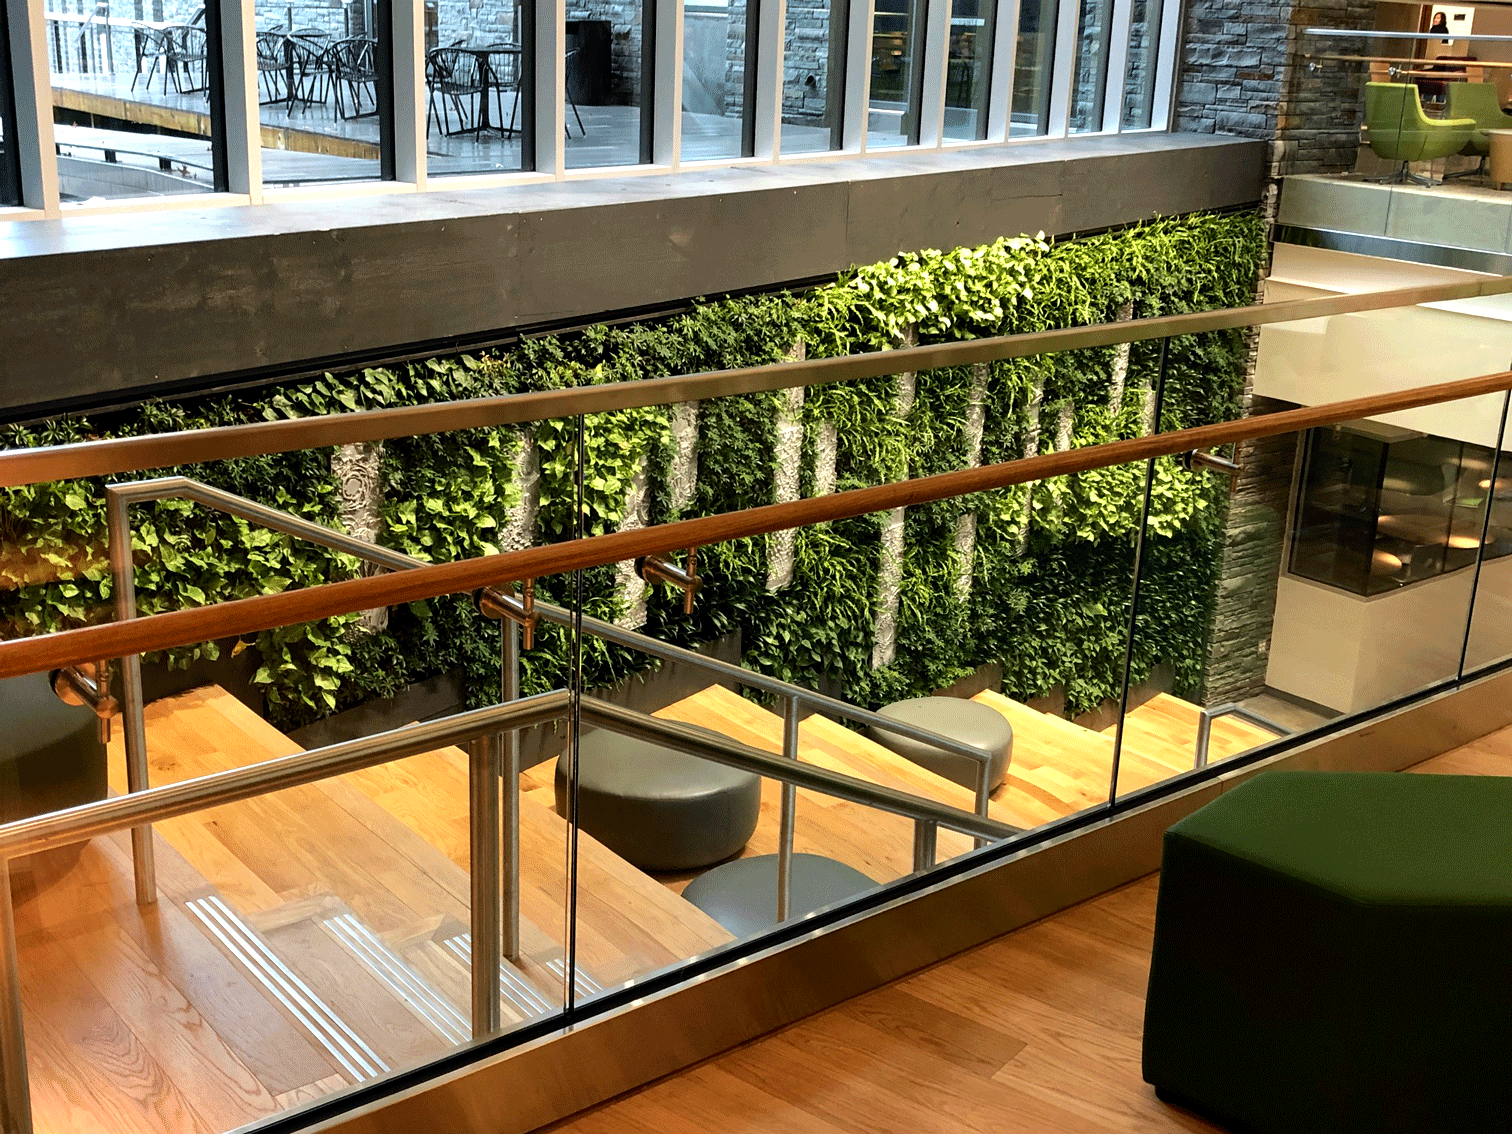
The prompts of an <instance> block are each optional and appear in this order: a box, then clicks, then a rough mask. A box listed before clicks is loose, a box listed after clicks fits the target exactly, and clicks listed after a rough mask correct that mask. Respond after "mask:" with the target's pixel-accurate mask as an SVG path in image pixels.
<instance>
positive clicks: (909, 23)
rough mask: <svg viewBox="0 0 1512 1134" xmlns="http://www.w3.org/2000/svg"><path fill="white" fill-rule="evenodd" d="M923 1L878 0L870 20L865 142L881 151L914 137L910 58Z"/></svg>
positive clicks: (918, 32) (916, 134) (915, 116)
mask: <svg viewBox="0 0 1512 1134" xmlns="http://www.w3.org/2000/svg"><path fill="white" fill-rule="evenodd" d="M922 10H923V3H922V0H877V9H876V17H875V20H874V22H873V24H872V70H871V99H870V103H869V105H868V107H867V116H866V117H867V121H866V145H867V148H868V149H873V150H880V149H886V148H887V147H889V146H907V145H912V144H913V143H915V142H917V141H918V137H919V101H918V93H917V91H916V87H917V86H918V84H917V82H916V81H915V78H914V73H913V72H914V57H915V55H916V48H917V47H918V45H919V41H920V40H921V39H922V38H923V37H922V30H923V20H922V19H921V18H920V17H921V15H922Z"/></svg>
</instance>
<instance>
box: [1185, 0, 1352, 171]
mask: <svg viewBox="0 0 1512 1134" xmlns="http://www.w3.org/2000/svg"><path fill="white" fill-rule="evenodd" d="M1376 6H1377V0H1316V2H1314V3H1311V4H1305V5H1304V4H1297V5H1292V4H1288V3H1277V2H1275V0H1267V2H1262V3H1251V2H1249V0H1193V3H1192V4H1191V6H1190V7H1189V8H1188V9H1187V20H1186V28H1185V43H1184V48H1183V52H1182V65H1181V77H1180V86H1179V93H1178V96H1177V104H1176V126H1177V129H1180V130H1190V131H1195V132H1198V133H1209V134H1211V133H1214V132H1217V133H1220V134H1237V135H1239V136H1241V137H1246V138H1264V139H1266V140H1267V141H1271V142H1273V143H1274V148H1273V151H1272V173H1273V175H1274V176H1276V177H1281V176H1284V175H1286V174H1288V173H1321V172H1337V171H1340V170H1345V169H1352V168H1353V167H1354V163H1355V156H1356V154H1357V152H1358V148H1359V125H1360V102H1361V98H1362V96H1363V87H1362V78H1363V76H1362V75H1361V74H1360V72H1359V70H1358V68H1353V67H1350V66H1347V65H1344V64H1337V65H1331V66H1326V67H1323V68H1320V69H1319V70H1318V71H1316V72H1314V71H1310V70H1309V69H1308V68H1307V67H1306V66H1299V67H1292V66H1290V63H1291V61H1292V59H1293V58H1294V57H1295V54H1296V52H1297V50H1298V48H1299V45H1300V43H1301V36H1300V32H1301V29H1302V28H1305V27H1317V26H1323V27H1337V28H1348V29H1366V28H1370V27H1372V26H1374V24H1375V12H1376Z"/></svg>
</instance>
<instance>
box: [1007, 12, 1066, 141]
mask: <svg viewBox="0 0 1512 1134" xmlns="http://www.w3.org/2000/svg"><path fill="white" fill-rule="evenodd" d="M1017 38H1018V42H1017V46H1016V49H1015V59H1014V63H1013V115H1012V118H1011V119H1010V121H1009V123H1008V134H1009V136H1010V137H1014V138H1018V137H1028V136H1032V135H1035V134H1043V133H1045V132H1046V131H1047V130H1048V129H1049V127H1050V69H1051V66H1052V64H1053V62H1054V60H1055V4H1054V3H1053V2H1049V0H1022V3H1020V4H1019V25H1018V37H1017Z"/></svg>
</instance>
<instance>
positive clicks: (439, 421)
mask: <svg viewBox="0 0 1512 1134" xmlns="http://www.w3.org/2000/svg"><path fill="white" fill-rule="evenodd" d="M1509 293H1512V276H1497V277H1491V278H1485V279H1476V280H1470V281H1467V282H1464V283H1453V284H1435V285H1433V286H1431V287H1412V288H1400V289H1396V290H1392V291H1379V292H1367V293H1365V294H1361V295H1343V296H1331V297H1325V298H1319V299H1295V300H1287V301H1285V302H1281V303H1267V304H1261V305H1258V306H1252V307H1233V308H1225V309H1223V310H1219V311H1202V312H1194V313H1191V314H1187V315H1162V316H1159V317H1156V318H1150V319H1134V320H1130V321H1128V322H1121V323H1102V324H1097V325H1095V326H1090V327H1072V328H1068V329H1065V330H1057V331H1037V332H1033V333H1030V334H1021V335H1004V336H998V337H994V338H983V339H967V340H964V341H960V342H951V343H933V344H929V345H926V346H919V347H907V348H904V349H900V350H890V351H875V352H870V353H867V354H853V355H844V356H841V357H838V358H817V359H809V360H806V361H803V362H780V363H773V364H770V365H767V366H751V367H745V368H741V369H736V370H720V371H711V372H707V373H701V374H684V375H676V376H673V377H668V378H645V379H640V380H637V381H631V382H613V383H606V384H604V385H602V386H581V387H575V388H572V389H567V390H546V391H538V392H534V393H528V394H508V395H504V396H500V397H494V398H475V399H471V400H467V401H458V402H442V403H435V404H431V405H422V406H407V407H404V408H399V409H385V410H365V411H361V412H357V413H342V414H328V415H325V416H318V417H304V418H292V419H288V420H284V421H259V422H253V423H249V424H246V425H229V426H220V427H216V428H213V429H195V430H186V431H183V432H178V433H153V434H147V435H144V436H139V437H118V438H107V439H104V440H96V441H80V442H75V443H73V444H68V445H53V446H38V447H35V448H30V449H12V450H9V451H5V452H0V488H15V487H19V486H21V485H26V484H35V483H39V482H42V481H52V480H67V479H70V478H73V477H84V476H108V475H119V474H121V473H131V472H136V471H138V470H141V469H157V468H170V467H173V466H177V465H190V464H198V463H202V462H206V461H220V460H227V459H230V458H232V457H250V456H262V455H266V454H269V453H285V452H290V451H292V450H296V449H318V448H324V447H326V446H331V445H351V444H359V443H363V442H371V441H383V440H389V439H392V438H396V437H417V436H421V435H423V434H428V433H441V432H446V431H449V430H454V429H477V428H480V427H485V426H500V425H523V424H526V423H529V422H534V421H542V420H546V419H549V418H562V417H575V416H578V415H580V414H595V413H605V412H608V411H611V410H621V409H638V408H644V407H646V406H657V405H673V404H676V403H678V402H688V401H698V400H701V399H705V398H720V397H726V396H729V395H732V394H753V393H761V392H770V391H773V390H785V389H794V388H797V387H800V386H815V385H822V384H824V383H829V382H844V381H850V380H853V379H857V378H876V377H881V376H883V375H888V374H898V373H902V372H905V371H919V370H933V369H938V368H941V367H948V366H966V365H970V364H973V363H979V362H995V361H999V360H1002V359H1011V358H1026V357H1029V356H1032V355H1038V354H1050V353H1054V352H1059V351H1067V350H1086V349H1090V348H1094V347H1109V346H1117V345H1119V344H1122V343H1133V342H1147V341H1150V340H1152V339H1160V338H1166V337H1169V336H1180V335H1194V334H1201V333H1204V332H1208V331H1225V330H1235V329H1239V328H1245V327H1263V326H1269V325H1271V324H1274V323H1287V322H1293V321H1296V320H1301V319H1321V318H1325V317H1328V316H1332V315H1349V314H1356V313H1358V312H1362V311H1380V310H1385V309H1388V308H1392V307H1407V306H1413V305H1416V304H1422V303H1447V302H1452V301H1455V300H1465V299H1478V298H1484V297H1487V296H1493V295H1506V294H1509Z"/></svg>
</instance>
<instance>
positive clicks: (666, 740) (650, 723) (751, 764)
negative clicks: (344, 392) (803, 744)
mask: <svg viewBox="0 0 1512 1134" xmlns="http://www.w3.org/2000/svg"><path fill="white" fill-rule="evenodd" d="M581 706H582V707H581V710H580V712H581V715H582V718H583V719H584V720H586V721H592V722H593V723H594V724H596V725H599V726H600V727H602V728H608V729H610V730H611V731H613V732H617V733H620V734H622V735H624V736H635V737H640V738H641V739H644V740H652V741H655V742H656V743H658V744H662V745H666V746H667V747H669V748H675V749H677V750H679V751H682V752H686V753H688V754H689V755H691V756H699V757H701V758H703V759H705V760H713V761H714V762H715V763H718V764H726V765H728V766H730V767H732V768H740V769H742V770H743V771H748V772H755V773H756V774H757V775H761V776H767V777H769V778H771V779H774V780H780V781H782V782H783V783H787V784H792V785H793V786H794V787H799V788H803V789H804V790H806V791H816V792H819V793H821V794H823V795H828V796H830V797H832V798H834V799H843V800H847V801H848V802H851V803H859V804H861V805H863V806H865V807H872V808H876V809H877V810H878V811H887V812H891V813H892V814H894V815H902V816H903V817H905V818H908V819H912V820H914V821H915V822H919V823H932V824H935V825H936V826H939V827H944V828H946V829H947V830H951V831H959V832H961V834H963V835H972V836H975V837H976V838H979V839H1006V838H1008V837H1009V836H1011V835H1018V834H1022V833H1023V832H1022V829H1021V828H1019V827H1015V826H1012V825H1011V824H1008V823H1002V822H999V821H998V820H996V819H989V818H984V817H983V816H981V815H977V814H975V813H974V812H971V811H962V810H960V809H959V808H956V807H951V806H950V805H949V804H947V803H936V802H935V801H934V800H932V799H925V798H923V797H922V796H917V795H911V794H909V793H908V792H905V791H898V790H897V789H896V788H890V787H883V786H882V785H881V784H874V783H869V782H867V781H866V780H862V779H857V778H856V777H854V776H847V775H845V774H843V773H841V772H832V771H830V770H829V769H828V768H821V767H819V766H817V765H815V764H801V763H799V762H798V761H796V760H789V759H787V758H786V757H784V756H778V755H775V754H773V753H771V752H763V751H761V750H760V749H759V748H752V747H751V746H750V745H748V744H741V743H740V742H739V741H737V740H731V739H730V738H729V737H725V736H721V735H719V733H717V732H711V731H710V730H708V729H705V728H699V727H698V726H697V725H690V724H683V723H682V722H680V721H669V720H663V719H662V718H660V717H651V716H647V715H646V714H644V713H637V712H636V711H635V710H633V709H627V708H625V707H623V706H621V705H614V704H611V703H610V702H608V701H603V700H600V699H599V698H597V697H583V698H582V700H581Z"/></svg>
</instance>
